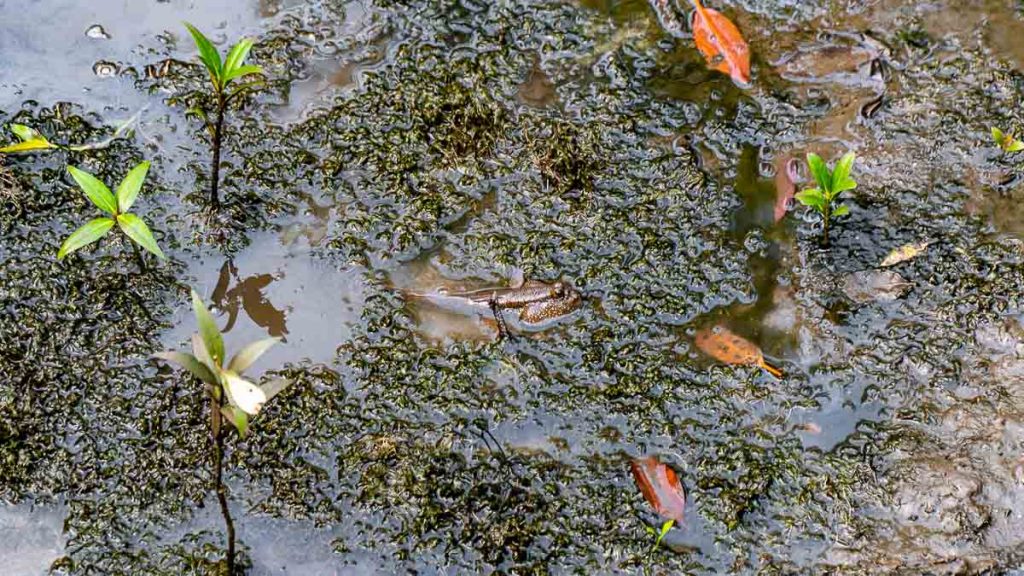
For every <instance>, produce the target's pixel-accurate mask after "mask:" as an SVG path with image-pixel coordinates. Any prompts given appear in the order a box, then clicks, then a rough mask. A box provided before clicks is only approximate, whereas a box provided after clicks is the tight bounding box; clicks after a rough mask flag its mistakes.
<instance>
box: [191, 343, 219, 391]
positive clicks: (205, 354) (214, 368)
mask: <svg viewBox="0 0 1024 576" xmlns="http://www.w3.org/2000/svg"><path fill="white" fill-rule="evenodd" d="M192 353H193V354H195V355H196V358H198V359H199V361H200V362H202V363H203V364H205V365H206V367H207V368H209V369H210V372H211V373H213V375H214V378H215V379H216V380H217V381H218V382H219V381H220V366H218V365H217V364H215V363H214V362H213V358H211V357H210V351H209V350H207V349H206V343H205V342H203V337H202V336H200V335H199V333H195V334H193V335H192Z"/></svg>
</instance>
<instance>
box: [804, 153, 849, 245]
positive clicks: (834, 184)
mask: <svg viewBox="0 0 1024 576" xmlns="http://www.w3.org/2000/svg"><path fill="white" fill-rule="evenodd" d="M856 159H857V157H856V155H855V154H854V153H853V152H848V153H847V154H845V155H844V156H843V157H842V158H840V159H839V162H837V163H836V167H835V168H834V169H832V170H829V168H828V166H826V165H825V161H824V160H822V159H821V157H820V156H818V155H817V154H814V153H813V152H812V153H810V154H808V155H807V165H808V166H809V167H810V169H811V174H813V175H814V181H815V182H816V183H817V184H818V186H817V187H815V188H808V189H807V190H804V191H802V192H799V193H798V194H797V195H796V199H797V200H798V201H799V202H800V203H801V204H803V205H804V206H809V207H811V208H813V209H814V210H815V211H817V212H818V214H820V215H821V221H822V226H823V233H822V236H823V240H824V244H825V246H828V245H829V235H828V230H829V224H830V223H831V221H832V219H833V218H838V217H840V216H846V215H847V214H849V213H850V208H849V207H848V206H847V205H846V204H840V203H839V195H840V194H842V193H843V192H846V191H847V190H853V189H854V188H856V187H857V182H855V181H854V180H853V178H851V177H850V173H851V172H852V171H853V163H854V161H855V160H856Z"/></svg>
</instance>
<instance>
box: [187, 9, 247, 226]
mask: <svg viewBox="0 0 1024 576" xmlns="http://www.w3.org/2000/svg"><path fill="white" fill-rule="evenodd" d="M185 27H186V28H188V31H189V33H190V34H192V39H193V40H194V41H195V43H196V47H197V48H198V49H199V59H200V60H201V61H202V62H203V66H205V67H206V71H207V72H209V74H210V84H211V86H212V87H213V94H214V96H216V99H217V119H216V121H214V122H212V123H211V122H210V120H209V117H208V115H207V113H206V111H205V110H203V109H202V108H198V107H197V108H195V109H193V110H192V111H193V112H194V113H195V114H196V115H197V116H199V117H200V118H202V120H203V122H204V123H205V124H206V129H207V131H208V132H209V133H210V136H211V137H212V138H213V164H212V166H211V168H210V206H211V208H213V209H218V208H219V207H220V196H219V194H218V192H217V189H218V186H219V184H220V149H221V141H222V138H223V133H224V113H225V111H226V110H227V107H228V106H229V105H230V104H231V101H232V100H233V99H234V98H235V97H236V96H238V95H239V94H242V93H243V92H245V91H246V90H248V89H250V88H253V87H254V86H257V85H259V84H261V83H262V80H260V79H257V80H254V81H251V82H245V83H240V84H237V85H235V86H234V88H232V89H231V90H229V89H228V88H229V86H231V85H232V83H233V82H235V81H236V80H241V79H243V78H246V77H249V76H255V75H262V74H263V69H262V68H260V67H259V66H255V65H252V64H246V63H245V59H246V58H247V57H248V56H249V51H250V50H252V46H253V41H252V40H250V39H248V38H243V39H242V40H240V41H239V42H238V43H237V44H235V45H234V46H233V47H232V48H231V50H229V51H228V54H227V57H226V58H224V59H223V60H222V59H221V56H220V53H219V52H217V49H216V48H215V47H214V46H213V42H210V40H209V38H207V37H206V36H204V35H203V33H202V32H200V31H199V30H198V29H197V28H196V27H195V26H193V25H191V24H189V23H188V22H186V23H185Z"/></svg>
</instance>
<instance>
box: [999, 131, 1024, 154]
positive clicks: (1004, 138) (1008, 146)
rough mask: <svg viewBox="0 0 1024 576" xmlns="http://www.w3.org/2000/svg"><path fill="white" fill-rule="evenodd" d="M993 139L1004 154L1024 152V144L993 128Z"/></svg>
mask: <svg viewBox="0 0 1024 576" xmlns="http://www.w3.org/2000/svg"><path fill="white" fill-rule="evenodd" d="M992 139H993V140H995V142H996V145H998V146H999V148H1000V149H1001V150H1002V151H1003V152H1007V153H1012V152H1020V151H1021V150H1024V142H1021V141H1020V140H1017V139H1016V138H1014V137H1013V135H1012V134H1004V133H1003V131H1002V130H1000V129H999V128H996V127H995V126H993V127H992Z"/></svg>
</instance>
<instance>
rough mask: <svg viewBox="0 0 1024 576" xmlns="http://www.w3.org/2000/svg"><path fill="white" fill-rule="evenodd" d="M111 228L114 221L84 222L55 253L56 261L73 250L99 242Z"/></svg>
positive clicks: (106, 219) (101, 219)
mask: <svg viewBox="0 0 1024 576" xmlns="http://www.w3.org/2000/svg"><path fill="white" fill-rule="evenodd" d="M113 227H114V221H113V220H111V219H110V218H96V219H95V220H90V221H88V222H86V223H85V224H84V225H83V226H82V227H81V228H79V229H78V230H75V231H74V232H72V233H71V236H68V239H67V240H65V241H64V243H63V244H61V246H60V250H58V251H57V260H63V259H64V257H65V256H67V255H68V254H71V253H72V252H74V251H75V250H78V249H79V248H82V247H85V246H88V245H89V244H92V243H93V242H95V241H97V240H99V239H100V238H102V237H103V236H104V234H106V233H107V232H109V231H110V229H111V228H113Z"/></svg>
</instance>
